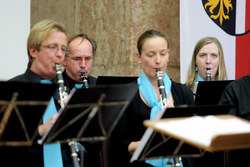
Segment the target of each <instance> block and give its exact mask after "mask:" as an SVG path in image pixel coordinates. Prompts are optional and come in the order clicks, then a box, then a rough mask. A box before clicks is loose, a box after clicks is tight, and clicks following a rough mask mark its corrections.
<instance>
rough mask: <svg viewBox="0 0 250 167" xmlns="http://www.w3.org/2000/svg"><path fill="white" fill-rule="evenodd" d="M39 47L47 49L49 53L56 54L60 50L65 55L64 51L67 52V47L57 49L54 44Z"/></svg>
mask: <svg viewBox="0 0 250 167" xmlns="http://www.w3.org/2000/svg"><path fill="white" fill-rule="evenodd" d="M41 47H44V48H47V49H48V50H49V51H51V52H57V51H58V50H59V49H60V50H61V52H62V53H63V54H65V53H66V51H67V47H66V46H65V47H64V46H62V47H61V48H59V46H57V45H56V44H51V45H41Z"/></svg>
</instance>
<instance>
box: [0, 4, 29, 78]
mask: <svg viewBox="0 0 250 167" xmlns="http://www.w3.org/2000/svg"><path fill="white" fill-rule="evenodd" d="M0 21H1V26H0V37H1V39H0V51H1V52H0V58H1V60H0V80H8V79H10V78H12V77H14V76H16V75H19V74H22V73H24V71H25V69H26V67H27V63H28V55H27V51H26V42H27V38H28V34H29V30H30V0H0Z"/></svg>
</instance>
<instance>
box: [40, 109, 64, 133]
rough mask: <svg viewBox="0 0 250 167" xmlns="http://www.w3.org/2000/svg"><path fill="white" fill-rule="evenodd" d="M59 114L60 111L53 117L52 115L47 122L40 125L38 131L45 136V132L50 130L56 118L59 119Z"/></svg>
mask: <svg viewBox="0 0 250 167" xmlns="http://www.w3.org/2000/svg"><path fill="white" fill-rule="evenodd" d="M58 115H59V114H58V113H57V114H54V115H52V117H50V119H49V120H48V121H47V122H45V123H44V124H42V125H39V127H38V133H39V135H40V136H43V135H44V134H45V132H46V131H47V130H48V128H49V127H50V126H51V125H52V124H53V123H54V122H55V120H56V119H57V117H58Z"/></svg>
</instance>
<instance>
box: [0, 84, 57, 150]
mask: <svg viewBox="0 0 250 167" xmlns="http://www.w3.org/2000/svg"><path fill="white" fill-rule="evenodd" d="M55 89H56V85H53V84H40V83H23V82H9V81H0V91H1V95H0V120H1V122H0V146H32V143H33V142H34V139H35V137H37V136H36V135H37V133H36V132H37V128H38V125H39V124H40V123H41V122H42V116H43V114H44V111H45V109H46V107H47V105H48V104H49V101H50V99H51V97H52V95H53V93H54V92H55Z"/></svg>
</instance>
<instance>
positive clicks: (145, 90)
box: [137, 71, 172, 120]
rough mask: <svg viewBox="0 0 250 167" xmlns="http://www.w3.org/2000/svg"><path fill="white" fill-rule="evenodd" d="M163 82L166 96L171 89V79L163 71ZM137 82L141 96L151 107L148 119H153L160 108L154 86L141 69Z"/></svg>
mask: <svg viewBox="0 0 250 167" xmlns="http://www.w3.org/2000/svg"><path fill="white" fill-rule="evenodd" d="M163 82H164V85H165V91H166V94H167V97H166V98H168V96H169V94H170V91H171V84H172V82H171V80H170V79H169V77H168V75H167V73H165V75H164V78H163ZM137 83H138V85H139V90H140V92H141V93H142V95H143V97H144V98H145V100H146V101H147V103H148V104H149V106H150V107H151V108H152V109H151V112H150V120H153V119H154V117H155V114H156V113H157V112H158V111H160V110H161V109H162V105H161V101H159V102H158V101H157V97H156V93H155V91H154V88H153V86H152V84H151V82H150V81H149V79H148V77H147V76H146V75H145V73H144V72H143V71H142V74H141V76H140V77H139V78H138V79H137Z"/></svg>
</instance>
